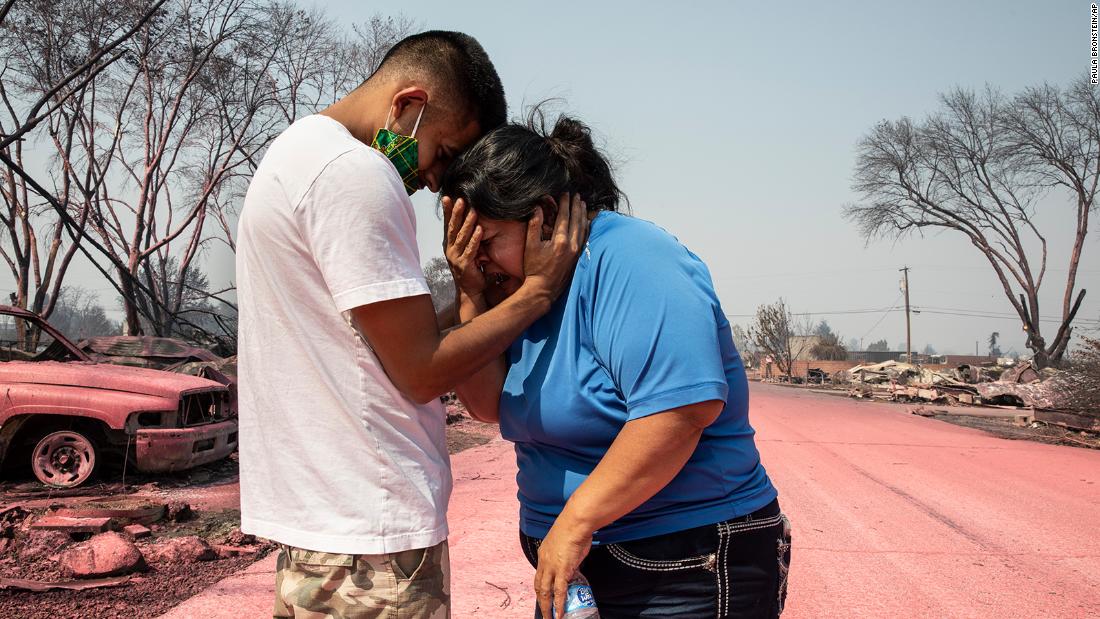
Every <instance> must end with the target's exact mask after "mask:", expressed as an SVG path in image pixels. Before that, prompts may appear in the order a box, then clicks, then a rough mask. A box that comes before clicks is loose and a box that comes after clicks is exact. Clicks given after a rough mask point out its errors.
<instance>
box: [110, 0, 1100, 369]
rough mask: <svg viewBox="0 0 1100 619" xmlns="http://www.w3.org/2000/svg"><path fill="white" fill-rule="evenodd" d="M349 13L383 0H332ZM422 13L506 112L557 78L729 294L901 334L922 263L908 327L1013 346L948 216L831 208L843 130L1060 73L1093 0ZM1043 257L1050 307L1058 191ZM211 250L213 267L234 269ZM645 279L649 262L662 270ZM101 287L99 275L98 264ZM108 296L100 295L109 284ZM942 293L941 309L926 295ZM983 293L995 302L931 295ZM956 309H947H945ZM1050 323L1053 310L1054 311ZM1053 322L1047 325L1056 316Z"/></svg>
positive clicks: (851, 331) (632, 183) (440, 6)
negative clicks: (997, 338)
mask: <svg viewBox="0 0 1100 619" xmlns="http://www.w3.org/2000/svg"><path fill="white" fill-rule="evenodd" d="M321 6H324V7H325V9H326V11H327V12H328V14H329V15H331V16H332V17H334V18H335V19H338V20H340V21H343V22H348V23H350V22H358V21H364V20H366V19H368V18H369V17H370V16H371V15H372V14H373V13H374V12H375V11H376V10H380V9H379V7H383V9H381V10H385V6H384V5H380V4H377V3H363V2H359V1H353V0H338V1H332V2H327V3H324V4H323V5H321ZM389 6H392V8H393V10H395V11H397V10H399V11H401V12H402V13H404V15H406V16H407V17H409V18H411V19H412V20H414V21H416V22H418V23H419V24H420V25H421V26H423V27H424V28H442V29H451V30H461V31H464V32H467V33H469V34H471V35H473V36H475V37H477V38H478V40H479V41H481V43H482V44H483V45H484V47H485V48H486V50H487V51H488V52H489V54H490V56H491V57H492V59H493V61H494V62H495V64H496V67H497V69H498V71H499V73H500V76H501V78H502V80H503V82H504V86H505V89H506V92H507V94H508V100H509V105H510V112H511V113H512V114H513V115H519V114H521V113H522V111H523V106H524V104H529V103H532V102H536V101H539V100H542V99H544V98H547V97H561V98H563V99H564V100H565V101H566V109H567V110H568V111H569V112H571V113H573V114H576V115H577V116H578V117H580V118H581V119H583V120H585V121H586V122H588V123H589V124H590V125H591V126H592V127H593V128H594V129H595V130H596V131H597V132H598V134H599V136H600V137H601V138H602V139H603V140H604V142H605V144H606V148H607V150H608V151H609V152H610V153H611V154H612V155H613V156H614V158H615V159H616V160H617V161H618V162H619V179H620V184H621V186H622V187H623V189H624V190H625V191H626V193H627V194H628V196H629V198H630V201H631V204H632V207H633V213H634V215H636V216H638V217H641V218H644V219H648V220H651V221H654V222H656V223H658V224H659V225H661V226H662V227H664V228H665V229H667V230H668V231H670V232H671V233H673V234H674V235H676V236H677V237H678V238H679V239H680V240H681V241H682V242H683V243H684V244H685V245H687V246H688V247H689V248H690V249H692V250H693V251H694V252H695V253H697V254H698V255H699V256H700V257H702V258H703V260H704V261H706V262H707V264H708V265H709V266H710V268H711V271H712V273H713V276H714V279H715V283H716V285H717V289H718V293H719V295H720V297H721V299H722V302H723V305H724V307H725V310H726V312H727V313H729V314H731V315H732V316H733V317H732V318H731V320H733V321H734V322H736V323H741V324H747V322H748V320H749V319H748V317H747V315H748V314H751V313H752V312H753V311H754V310H755V308H756V307H757V306H758V305H760V304H762V303H768V302H772V301H774V300H776V299H777V298H779V297H780V296H782V297H784V298H785V299H787V301H788V303H789V305H790V306H791V308H792V310H793V311H795V312H810V313H814V314H815V319H818V318H825V319H827V320H828V321H829V323H830V324H831V325H832V326H833V327H834V328H835V329H836V330H838V331H839V332H840V333H841V335H842V337H843V338H844V339H845V340H848V339H849V338H857V339H858V338H863V340H864V342H865V343H868V342H870V341H873V340H876V339H880V338H885V339H887V340H888V341H889V343H890V344H891V347H892V348H894V349H898V348H903V347H904V335H905V322H904V315H903V314H902V313H901V312H892V313H883V312H882V311H879V312H868V313H836V312H848V311H851V310H873V309H879V310H881V309H886V308H889V307H892V306H894V305H895V304H896V303H898V301H899V297H900V292H899V287H898V279H899V276H900V274H899V273H898V269H899V268H900V267H902V266H904V265H908V266H910V267H911V268H912V270H911V272H910V282H911V283H910V287H911V292H912V302H913V304H914V305H915V306H917V307H924V308H926V310H925V311H924V312H922V313H921V314H919V315H916V316H914V322H913V341H914V347H915V348H916V349H918V350H919V349H921V348H923V347H924V345H925V344H929V343H930V344H932V345H933V346H934V347H936V348H937V349H939V350H940V351H944V350H946V351H953V352H957V353H973V351H974V342H975V340H981V341H982V343H981V345H980V348H981V351H982V352H983V353H984V352H985V350H986V347H985V340H986V339H987V338H988V335H989V333H990V332H991V331H994V330H996V331H1000V332H1001V333H1002V336H1003V348H1004V349H1005V350H1006V351H1007V350H1009V349H1012V348H1015V349H1016V350H1017V351H1019V352H1024V350H1025V349H1024V346H1023V342H1024V338H1023V334H1022V332H1021V330H1020V327H1019V321H1018V319H1015V318H1011V317H1010V316H1011V314H1010V312H1011V311H1012V309H1011V307H1010V306H1009V305H1008V302H1007V300H1006V299H1005V298H1004V295H1003V293H1002V292H1001V290H1000V286H999V284H998V283H997V282H996V281H995V280H994V278H993V275H992V272H991V270H990V268H989V266H988V264H987V263H985V262H984V259H983V258H982V257H981V256H980V255H979V254H978V253H977V251H976V250H974V249H973V248H971V247H970V246H969V245H967V243H966V241H965V240H964V239H963V238H962V237H961V236H959V235H957V234H951V233H944V234H941V235H939V236H936V237H933V238H925V239H912V240H906V241H902V242H899V243H896V244H895V243H893V242H891V241H879V242H874V243H872V244H871V245H869V246H866V247H865V244H864V241H863V239H861V238H860V237H859V235H858V233H857V232H856V230H855V229H854V227H853V226H852V225H851V224H849V223H847V222H846V221H844V220H843V219H842V218H841V209H842V207H843V206H844V205H845V204H846V203H849V202H851V201H853V200H855V199H856V196H855V195H854V194H853V193H852V191H851V189H850V183H851V174H852V169H853V163H854V153H855V145H856V143H857V141H858V140H859V138H860V137H861V136H862V135H863V134H864V133H865V132H866V131H867V130H868V129H869V128H871V127H872V125H873V124H874V123H875V122H876V121H879V120H882V119H897V118H900V117H902V116H911V117H914V118H920V117H923V116H925V115H926V114H928V113H929V112H931V111H933V110H934V109H935V108H936V106H937V95H938V93H940V92H942V91H945V90H947V89H950V88H952V87H955V86H964V87H973V88H981V87H983V86H984V85H985V84H987V83H988V84H990V85H993V86H996V87H998V88H1000V89H1002V90H1004V91H1007V92H1014V91H1016V90H1019V89H1021V88H1022V87H1024V86H1028V85H1035V84H1040V83H1042V82H1044V81H1047V82H1050V83H1053V84H1058V85H1064V84H1067V83H1068V82H1069V81H1070V80H1071V79H1073V78H1075V77H1078V76H1080V75H1082V74H1084V73H1085V72H1086V71H1087V70H1088V66H1089V3H1088V2H1082V1H1077V0H1074V1H1061V2H1004V1H1001V2H965V3H962V2H935V1H933V2H929V1H926V2H920V3H914V2H871V1H868V2H828V3H825V2H813V3H810V2H782V3H778V2H776V3H763V2H754V3H747V2H736V3H734V2H722V3H719V2H690V3H687V2H684V3H671V2H660V3H656V2H639V1H634V2H591V1H589V2H570V1H558V2H553V3H542V2H540V3H528V2H508V3H504V2H453V1H449V2H443V1H438V2H420V1H416V0H406V1H405V2H401V3H393V4H392V5H389ZM414 203H415V204H416V206H417V209H418V215H419V226H420V228H419V239H420V247H421V252H422V258H423V259H424V261H425V262H427V260H428V259H430V258H431V257H433V256H437V255H440V254H441V251H440V249H439V247H440V239H441V234H442V232H441V230H442V225H441V223H440V221H439V220H438V218H437V216H436V209H435V200H434V196H432V195H430V194H427V193H426V192H420V194H417V196H415V197H414ZM1041 224H1042V226H1043V229H1044V232H1045V233H1046V234H1047V235H1048V238H1049V240H1050V243H1051V252H1052V262H1051V268H1050V271H1051V272H1050V273H1049V274H1048V280H1047V281H1046V282H1045V284H1044V289H1043V292H1044V294H1043V297H1042V298H1043V301H1044V302H1045V307H1046V312H1045V314H1044V315H1045V316H1048V317H1050V318H1053V317H1054V316H1055V313H1054V312H1055V311H1056V308H1058V307H1060V299H1061V295H1062V293H1063V290H1064V288H1063V287H1064V279H1063V278H1064V277H1065V274H1066V271H1065V269H1066V262H1067V261H1066V252H1065V248H1066V246H1067V245H1068V243H1069V241H1070V238H1071V233H1072V229H1073V224H1074V221H1073V216H1072V213H1071V210H1070V204H1068V203H1067V202H1065V201H1064V200H1055V199H1052V200H1048V201H1047V203H1046V204H1045V205H1044V214H1043V216H1042V218H1041ZM1098 225H1100V223H1094V225H1093V228H1094V231H1093V232H1092V234H1091V237H1092V238H1091V239H1090V241H1089V243H1088V246H1087V247H1086V249H1085V253H1084V258H1083V261H1082V271H1081V275H1080V277H1079V284H1080V285H1082V286H1084V287H1086V288H1089V296H1088V297H1086V302H1085V305H1084V307H1083V309H1082V312H1081V316H1082V317H1083V318H1087V319H1090V320H1093V321H1095V320H1096V319H1098V318H1100V247H1098V244H1100V243H1098V239H1100V234H1098V233H1097V232H1096V231H1095V228H1096V227H1097V226H1098ZM231 268H232V266H231V262H230V261H228V260H224V259H216V260H214V261H213V263H212V265H211V273H210V274H211V276H212V279H215V280H219V281H224V280H228V279H231V277H232V274H231ZM656 284H657V283H656V282H655V285H656ZM90 287H92V288H96V289H104V288H106V287H105V286H102V285H92V286H90ZM110 298H113V297H110V296H107V297H105V300H106V299H110ZM935 308H938V309H935ZM955 310H968V311H974V310H977V311H979V312H981V313H1001V314H1004V315H1005V316H1006V318H1003V319H996V318H974V317H964V316H952V315H945V314H933V313H931V312H932V311H955ZM956 313H958V312H956ZM1044 326H1045V328H1046V329H1049V330H1051V331H1053V328H1054V327H1055V326H1056V325H1054V324H1051V323H1047V324H1045V325H1044ZM1048 337H1049V336H1048Z"/></svg>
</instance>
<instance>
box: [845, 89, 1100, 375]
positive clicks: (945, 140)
mask: <svg viewBox="0 0 1100 619" xmlns="http://www.w3.org/2000/svg"><path fill="white" fill-rule="evenodd" d="M1098 181H1100V96H1098V95H1097V92H1096V89H1094V88H1093V87H1092V86H1091V85H1090V84H1089V83H1088V80H1087V78H1084V79H1081V80H1078V81H1077V82H1075V83H1073V84H1072V85H1070V87H1069V88H1067V89H1064V90H1062V89H1059V88H1056V87H1053V86H1049V85H1044V86H1040V87H1036V88H1029V89H1026V90H1024V91H1023V92H1022V93H1020V94H1018V95H1016V96H1014V97H1006V96H1004V95H1002V94H1001V93H999V92H997V91H995V90H993V89H988V88H987V89H986V90H985V91H984V92H983V93H982V94H980V95H979V94H975V93H973V92H969V91H966V90H961V89H959V90H955V91H952V92H950V93H948V94H946V95H943V96H942V97H941V109H940V110H939V111H938V112H936V113H935V114H933V115H932V116H930V117H929V118H927V119H926V120H924V121H921V122H914V121H912V120H910V119H908V118H902V119H901V120H897V121H885V122H882V123H880V124H878V125H877V126H875V127H874V128H873V129H872V130H871V132H870V133H869V134H868V135H866V136H865V137H864V138H863V139H862V140H861V141H860V143H859V147H858V156H857V162H856V170H855V181H854V184H853V188H854V189H855V191H856V192H858V193H859V194H860V195H861V196H862V198H863V202H861V203H858V204H854V205H850V206H848V207H847V208H846V209H845V216H846V217H847V218H848V219H849V220H850V221H853V222H854V223H856V224H857V225H858V226H859V228H860V231H861V232H862V234H863V235H864V237H865V238H866V239H868V240H871V239H874V238H879V237H893V238H901V237H904V236H907V235H910V234H923V233H924V232H925V231H926V230H951V231H953V232H955V233H958V234H960V235H962V236H963V237H965V238H966V239H967V241H968V242H969V243H970V244H971V245H972V246H973V247H974V248H975V249H976V250H977V251H979V252H980V253H981V254H982V256H983V257H984V258H985V259H986V260H987V261H988V262H989V264H990V267H991V268H992V270H993V273H994V275H995V276H996V277H997V280H998V281H999V282H1000V284H1001V286H1002V288H1003V290H1004V294H1005V297H1006V298H1007V299H1008V301H1009V303H1010V304H1011V305H1012V308H1013V309H1014V310H1015V312H1016V313H1017V315H1018V316H1019V317H1020V321H1021V323H1022V326H1023V329H1024V330H1025V331H1026V332H1027V346H1028V347H1029V348H1030V349H1031V350H1032V351H1033V352H1034V355H1035V361H1036V363H1037V364H1039V365H1040V366H1045V365H1047V364H1050V363H1057V362H1058V361H1059V360H1060V359H1061V358H1062V356H1063V354H1064V353H1065V350H1066V346H1067V345H1068V344H1069V341H1070V336H1071V334H1072V325H1073V320H1074V317H1075V316H1076V315H1077V311H1078V309H1079V308H1080V306H1081V301H1082V300H1083V298H1084V295H1085V291H1084V290H1083V289H1081V290H1078V289H1077V286H1076V278H1077V271H1078V266H1079V264H1080V261H1081V253H1082V249H1083V248H1084V243H1085V238H1086V235H1087V232H1088V220H1089V215H1090V214H1091V213H1092V211H1093V210H1094V209H1095V208H1096V202H1095V198H1096V194H1097V188H1098ZM1042 198H1051V199H1066V200H1067V201H1069V202H1070V203H1071V204H1072V212H1074V214H1075V217H1074V219H1073V222H1074V236H1073V241H1072V244H1071V247H1070V252H1069V254H1070V255H1069V261H1068V265H1067V273H1068V275H1067V278H1066V280H1065V284H1064V285H1065V289H1064V293H1063V295H1062V296H1063V300H1062V304H1061V307H1060V308H1059V311H1058V312H1057V316H1058V319H1057V320H1058V323H1059V325H1058V328H1057V329H1056V331H1055V333H1054V336H1053V337H1052V338H1050V340H1049V341H1048V339H1047V336H1046V335H1044V334H1043V332H1042V329H1041V316H1042V314H1041V312H1040V306H1039V291H1040V288H1041V286H1042V284H1043V281H1044V278H1045V276H1046V275H1047V258H1048V255H1047V237H1046V235H1045V234H1044V232H1042V231H1040V229H1039V228H1038V225H1037V223H1036V217H1035V215H1036V211H1037V209H1038V208H1039V206H1040V202H1041V201H1042V200H1041V199H1042Z"/></svg>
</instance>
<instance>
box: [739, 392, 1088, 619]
mask: <svg viewBox="0 0 1100 619" xmlns="http://www.w3.org/2000/svg"><path fill="white" fill-rule="evenodd" d="M751 419H752V422H753V425H754V426H755V427H756V429H757V443H758V445H759V447H760V450H761V454H762V456H763V459H764V464H765V466H766V467H767V469H768V473H769V474H770V475H771V477H772V479H773V480H774V481H775V483H776V485H777V486H778V488H779V491H780V501H781V503H782V505H783V508H784V510H785V511H786V512H787V513H788V514H789V515H790V517H791V519H792V521H793V526H794V535H795V539H794V551H793V552H794V556H793V558H792V567H791V591H790V597H789V600H788V609H789V612H788V613H784V617H998V618H1001V617H1098V616H1100V451H1094V450H1088V449H1081V448H1074V447H1061V446H1052V445H1043V444H1039V443H1034V442H1029V441H1010V440H1005V439H1000V438H996V437H993V436H990V435H988V434H985V433H983V432H981V431H978V430H971V429H967V428H961V427H957V426H954V425H950V424H947V423H944V422H941V421H936V420H933V419H926V418H923V417H918V416H916V415H911V414H908V412H907V410H906V408H905V407H901V406H897V405H890V404H881V403H872V402H860V401H855V400H849V399H846V398H837V397H833V396H828V395H821V394H815V393H811V392H806V391H801V390H796V389H791V388H787V387H778V386H772V385H762V384H754V385H753V388H752V408H751Z"/></svg>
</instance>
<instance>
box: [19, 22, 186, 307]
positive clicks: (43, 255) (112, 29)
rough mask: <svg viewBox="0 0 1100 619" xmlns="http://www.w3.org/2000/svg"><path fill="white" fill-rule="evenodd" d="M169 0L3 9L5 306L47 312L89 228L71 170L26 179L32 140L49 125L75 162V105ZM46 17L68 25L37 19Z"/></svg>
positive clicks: (58, 145)
mask: <svg viewBox="0 0 1100 619" xmlns="http://www.w3.org/2000/svg"><path fill="white" fill-rule="evenodd" d="M165 1H166V0H160V1H159V2H149V3H146V4H145V5H142V6H140V7H134V6H130V5H119V4H111V5H107V4H103V3H96V2H90V1H81V0H65V1H61V2H42V1H28V2H20V3H19V4H18V6H16V3H15V2H12V1H9V2H6V3H5V4H4V6H3V7H2V9H0V50H2V51H3V57H4V60H3V65H2V67H0V162H2V163H3V164H4V166H3V169H2V170H0V201H2V204H0V226H2V227H0V236H2V238H3V241H2V243H0V256H2V257H3V259H4V262H5V264H6V265H7V266H8V268H9V270H10V272H11V275H12V279H13V281H14V282H15V290H14V292H12V293H11V295H10V298H9V299H5V301H7V302H9V303H10V304H11V305H15V306H17V307H21V308H25V309H30V310H32V311H34V312H37V313H39V314H41V315H42V316H44V317H49V316H50V315H51V314H52V313H53V311H54V309H55V307H56V303H57V301H58V299H60V298H61V296H62V294H61V291H62V284H63V282H64V279H65V274H66V272H67V271H68V267H69V265H70V264H71V262H72V259H73V258H74V256H75V254H76V252H77V250H78V249H82V248H80V246H79V244H78V242H76V240H77V239H79V238H80V236H81V235H82V234H83V232H84V229H85V224H86V212H85V211H84V210H83V209H81V208H80V206H79V204H78V203H79V200H76V202H77V204H74V200H73V194H74V189H75V188H74V183H73V180H74V176H73V170H72V169H71V168H69V167H64V166H59V169H57V170H55V172H54V173H53V174H52V177H53V178H52V187H51V186H47V183H44V182H43V183H39V182H37V181H36V180H35V178H34V177H33V176H31V175H30V174H28V173H27V148H28V146H27V145H28V139H29V138H31V137H34V136H36V135H38V134H36V133H35V131H36V130H37V129H39V128H40V127H43V126H44V127H48V133H49V135H50V137H51V138H52V142H53V146H54V147H55V148H56V149H57V151H58V152H61V153H65V154H66V155H67V156H79V153H74V149H76V148H77V141H76V136H77V135H78V134H79V132H81V131H83V130H85V129H86V127H85V126H82V124H81V122H80V121H79V119H78V118H77V117H76V116H74V115H73V114H72V113H71V110H72V108H73V107H74V106H75V107H79V106H81V105H82V104H83V102H84V101H86V100H88V99H89V98H90V97H94V95H93V94H92V85H93V84H94V80H95V79H96V78H97V77H98V76H99V75H100V74H101V73H102V72H103V71H105V70H106V69H107V68H108V67H110V66H111V65H112V64H114V63H115V62H117V61H119V60H120V59H121V58H122V57H123V55H124V53H125V43H126V42H127V41H128V40H129V39H130V38H131V37H132V36H134V34H135V33H136V32H137V30H138V29H139V28H140V27H141V26H142V25H143V24H145V23H147V22H148V21H149V20H151V19H152V18H153V16H154V14H155V13H156V11H157V10H158V9H159V7H160V6H161V5H163V4H164V3H165ZM50 13H52V14H57V15H64V16H65V17H66V19H55V20H48V21H47V20H42V19H41V16H42V15H43V14H50Z"/></svg>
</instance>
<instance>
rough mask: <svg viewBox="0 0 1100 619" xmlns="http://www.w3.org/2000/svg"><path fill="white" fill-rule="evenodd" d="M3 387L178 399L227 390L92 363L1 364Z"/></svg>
mask: <svg viewBox="0 0 1100 619" xmlns="http://www.w3.org/2000/svg"><path fill="white" fill-rule="evenodd" d="M0 383H25V384H34V385H57V386H68V387H88V388H93V389H109V390H112V391H124V392H126V393H137V394H141V395H151V396H159V397H163V398H177V397H179V396H180V394H181V393H183V392H186V391H207V390H212V389H219V390H224V389H225V387H224V386H223V385H221V384H220V383H216V382H214V381H212V380H207V379H205V378H199V377H198V376H189V375H187V374H175V373H173V372H164V371H161V370H150V369H146V368H135V367H127V366H122V365H110V364H106V363H93V362H61V361H37V362H31V361H7V362H0Z"/></svg>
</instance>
